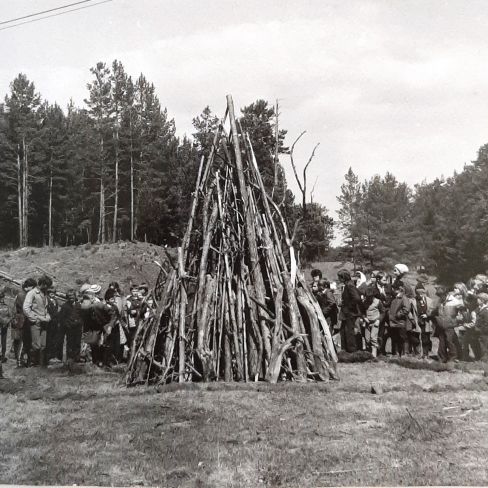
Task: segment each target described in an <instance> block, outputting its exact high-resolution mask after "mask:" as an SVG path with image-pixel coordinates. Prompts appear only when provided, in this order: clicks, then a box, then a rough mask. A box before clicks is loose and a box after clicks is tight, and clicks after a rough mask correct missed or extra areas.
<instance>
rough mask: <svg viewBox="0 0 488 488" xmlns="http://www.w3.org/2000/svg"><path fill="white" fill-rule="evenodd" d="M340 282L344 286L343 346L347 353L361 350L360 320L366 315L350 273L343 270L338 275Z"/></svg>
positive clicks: (341, 314) (341, 312) (341, 313)
mask: <svg viewBox="0 0 488 488" xmlns="http://www.w3.org/2000/svg"><path fill="white" fill-rule="evenodd" d="M337 278H338V280H339V281H340V282H341V283H343V284H344V289H343V291H342V298H341V311H340V314H339V317H340V320H341V346H342V349H343V350H345V351H347V352H356V351H357V350H358V349H360V348H361V346H360V343H361V333H360V325H359V320H360V319H361V317H362V316H363V315H364V307H363V301H362V299H361V293H360V292H359V290H358V289H357V288H356V286H355V284H354V282H353V281H352V279H351V275H350V273H349V271H347V270H345V269H342V270H340V271H339V272H338V273H337Z"/></svg>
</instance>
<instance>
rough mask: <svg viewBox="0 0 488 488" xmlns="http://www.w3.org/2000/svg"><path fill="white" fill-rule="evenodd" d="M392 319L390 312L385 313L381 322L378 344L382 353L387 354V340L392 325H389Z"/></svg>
mask: <svg viewBox="0 0 488 488" xmlns="http://www.w3.org/2000/svg"><path fill="white" fill-rule="evenodd" d="M389 323H390V321H389V317H388V313H386V314H385V316H384V317H383V319H382V320H381V322H380V328H379V330H378V345H379V350H380V354H383V356H385V355H386V342H387V341H388V339H389V338H390V327H388V325H389Z"/></svg>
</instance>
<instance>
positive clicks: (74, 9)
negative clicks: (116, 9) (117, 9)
mask: <svg viewBox="0 0 488 488" xmlns="http://www.w3.org/2000/svg"><path fill="white" fill-rule="evenodd" d="M90 1H91V0H90ZM112 1H113V0H103V1H102V2H98V3H92V4H90V5H86V6H84V7H78V8H72V9H70V10H65V11H64V12H59V13H57V14H51V15H45V16H44V17H39V18H37V19H31V20H26V21H25V22H19V23H18V24H14V25H7V26H6V27H0V31H3V30H6V29H12V28H14V27H19V26H20V25H24V24H31V23H32V22H37V21H39V20H44V19H49V18H51V17H59V16H60V15H64V14H67V13H69V12H76V11H77V10H84V9H86V8H90V7H95V6H97V5H102V3H108V2H112Z"/></svg>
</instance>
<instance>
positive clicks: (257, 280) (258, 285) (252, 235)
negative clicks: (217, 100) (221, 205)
mask: <svg viewBox="0 0 488 488" xmlns="http://www.w3.org/2000/svg"><path fill="white" fill-rule="evenodd" d="M227 107H228V110H229V119H230V125H231V129H232V141H233V145H234V153H235V162H236V168H237V177H238V180H239V191H240V193H241V198H242V203H243V212H244V214H245V216H244V218H245V230H246V237H247V240H248V247H249V260H250V267H251V274H252V276H253V281H254V288H255V292H256V298H257V299H258V300H259V301H260V302H261V303H265V301H266V293H265V287H264V280H263V276H262V274H261V269H260V266H259V255H258V246H257V241H256V231H255V227H254V225H255V223H254V218H253V214H252V212H251V209H250V207H249V195H248V190H247V185H246V179H245V177H244V168H243V164H242V156H241V144H240V141H239V134H238V132H237V124H236V119H235V113H234V102H233V101H232V96H231V95H227ZM260 325H261V333H262V339H263V346H264V352H265V359H266V360H267V361H269V360H270V357H271V344H270V333H269V329H268V327H267V325H266V321H265V319H264V317H263V318H261V319H260Z"/></svg>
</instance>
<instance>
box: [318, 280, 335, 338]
mask: <svg viewBox="0 0 488 488" xmlns="http://www.w3.org/2000/svg"><path fill="white" fill-rule="evenodd" d="M312 293H313V294H314V296H315V298H316V299H317V301H318V302H319V305H320V308H321V310H322V313H323V314H324V317H325V319H326V320H327V323H328V324H329V328H330V331H331V333H333V330H334V327H335V326H336V325H337V311H338V307H337V302H336V299H335V296H334V293H332V290H331V289H330V283H329V281H328V280H325V279H321V280H320V281H318V282H313V283H312Z"/></svg>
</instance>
